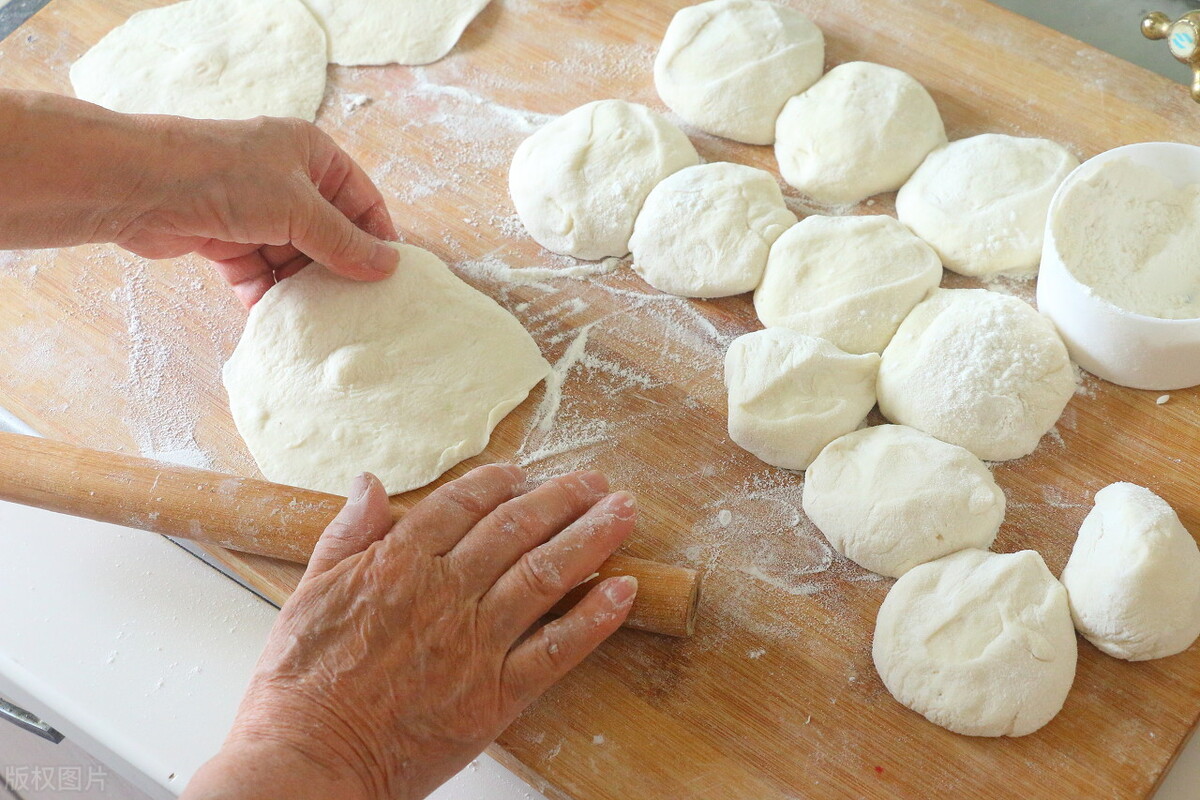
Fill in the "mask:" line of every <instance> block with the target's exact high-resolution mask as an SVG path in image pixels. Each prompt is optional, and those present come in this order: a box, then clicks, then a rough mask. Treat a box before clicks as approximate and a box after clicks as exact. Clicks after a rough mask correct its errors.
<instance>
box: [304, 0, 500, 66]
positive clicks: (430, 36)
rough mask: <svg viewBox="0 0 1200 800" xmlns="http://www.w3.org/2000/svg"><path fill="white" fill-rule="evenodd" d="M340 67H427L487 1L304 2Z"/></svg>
mask: <svg viewBox="0 0 1200 800" xmlns="http://www.w3.org/2000/svg"><path fill="white" fill-rule="evenodd" d="M304 2H305V3H306V4H307V5H308V7H309V8H310V9H312V12H313V14H315V15H316V17H317V19H319V20H320V21H321V24H322V25H324V26H325V30H326V32H327V33H328V34H329V60H330V61H332V62H333V63H334V64H341V65H343V66H346V67H356V66H370V65H378V64H410V65H415V64H429V63H431V62H433V61H437V60H438V59H439V58H441V57H442V56H444V55H446V54H447V53H449V52H450V51H451V50H452V49H453V48H454V45H455V44H456V43H457V42H458V38H459V37H460V36H462V32H463V31H464V30H465V29H466V27H467V25H469V24H470V22H471V20H473V19H475V17H476V16H478V14H479V12H480V11H483V9H484V7H485V6H486V5H487V4H488V0H304Z"/></svg>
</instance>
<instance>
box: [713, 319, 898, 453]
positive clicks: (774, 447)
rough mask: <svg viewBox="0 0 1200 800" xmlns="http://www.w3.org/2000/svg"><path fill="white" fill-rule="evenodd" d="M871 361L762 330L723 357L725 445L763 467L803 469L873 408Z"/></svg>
mask: <svg viewBox="0 0 1200 800" xmlns="http://www.w3.org/2000/svg"><path fill="white" fill-rule="evenodd" d="M878 369H879V356H877V355H876V354H875V353H869V354H867V355H852V354H850V353H846V352H843V351H841V350H839V349H837V348H836V347H834V346H833V345H832V344H830V343H829V342H827V341H825V340H824V339H816V338H813V337H812V336H805V335H804V334H802V333H796V332H795V331H789V330H787V329H786V328H767V329H766V330H762V331H755V332H753V333H747V334H745V335H743V336H739V337H738V338H736V339H734V340H733V343H732V344H731V345H730V346H729V351H728V352H727V353H726V354H725V385H726V387H727V388H728V390H729V438H730V439H732V440H733V441H734V443H735V444H737V445H738V446H739V447H741V448H743V449H745V450H748V451H750V452H751V453H753V454H754V455H756V456H758V457H759V458H761V459H762V460H763V461H765V462H767V463H768V464H771V465H772V466H776V467H784V468H785V469H805V468H806V467H808V465H809V464H810V463H812V460H813V459H814V458H816V456H817V453H819V452H820V451H821V448H822V447H824V446H825V445H827V444H829V443H830V442H832V441H833V440H834V439H836V438H837V437H839V436H841V435H843V434H846V433H849V432H850V431H852V430H854V429H855V428H857V427H858V426H859V425H861V424H862V422H863V420H864V419H866V416H867V414H868V413H870V411H871V409H872V407H874V405H875V374H876V372H877V371H878Z"/></svg>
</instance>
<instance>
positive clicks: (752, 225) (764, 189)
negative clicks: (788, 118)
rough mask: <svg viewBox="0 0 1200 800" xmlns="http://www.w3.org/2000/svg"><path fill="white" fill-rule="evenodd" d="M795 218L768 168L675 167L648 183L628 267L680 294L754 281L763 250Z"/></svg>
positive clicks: (716, 291) (720, 293)
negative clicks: (650, 185) (652, 184)
mask: <svg viewBox="0 0 1200 800" xmlns="http://www.w3.org/2000/svg"><path fill="white" fill-rule="evenodd" d="M795 223H796V216H795V215H794V214H793V213H792V212H791V211H789V210H788V208H787V205H786V204H784V202H783V192H781V191H780V190H779V184H778V183H776V182H775V178H774V177H773V176H772V175H771V173H769V172H764V171H763V170H761V169H754V168H753V167H747V166H745V165H743V164H730V163H728V162H724V161H719V162H716V163H712V164H700V165H698V166H695V167H687V168H685V169H681V170H679V172H676V173H675V174H674V175H671V176H669V177H667V178H666V179H665V180H663V181H662V183H660V184H658V185H657V186H655V187H654V188H653V189H652V190H650V194H649V196H647V197H646V202H645V204H644V205H643V206H642V210H641V213H639V214H638V217H637V221H636V222H635V223H634V225H633V237H632V238H631V239H630V240H629V249H630V250H631V251H632V252H633V269H634V270H635V271H636V272H637V273H638V274H639V275H641V276H642V277H643V278H645V280H646V282H647V283H649V284H650V285H651V286H653V287H654V288H655V289H658V290H659V291H663V292H669V293H671V294H675V295H679V296H681V297H726V296H728V295H734V294H741V293H742V292H748V291H750V290H752V289H754V287H756V286H758V282H759V280H760V279H761V278H762V274H763V268H764V267H766V265H767V252H768V251H769V250H770V248H771V244H772V243H773V242H774V241H775V240H776V239H778V238H779V235H780V234H781V233H783V232H784V231H785V230H787V229H788V228H789V227H790V226H792V225H794V224H795Z"/></svg>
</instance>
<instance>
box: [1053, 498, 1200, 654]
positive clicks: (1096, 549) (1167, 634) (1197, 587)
mask: <svg viewBox="0 0 1200 800" xmlns="http://www.w3.org/2000/svg"><path fill="white" fill-rule="evenodd" d="M1062 582H1063V586H1065V587H1067V596H1068V597H1069V598H1070V602H1071V615H1072V616H1073V617H1074V618H1075V627H1076V628H1078V629H1079V632H1080V633H1082V634H1083V635H1084V636H1085V637H1086V638H1087V640H1088V641H1089V642H1091V643H1092V644H1094V645H1096V647H1098V648H1100V649H1101V650H1103V651H1104V652H1105V653H1108V654H1109V655H1110V656H1116V657H1117V658H1124V659H1128V660H1129V661H1145V660H1146V659H1150V658H1162V657H1163V656H1170V655H1174V654H1176V653H1180V652H1183V651H1184V650H1186V649H1187V648H1188V647H1189V646H1190V645H1191V644H1192V642H1194V641H1196V637H1197V636H1200V550H1198V549H1197V548H1196V541H1195V540H1194V539H1193V538H1192V536H1191V534H1189V533H1188V532H1187V529H1186V528H1184V527H1183V523H1181V522H1180V521H1179V517H1178V516H1176V514H1175V512H1174V511H1173V510H1172V509H1171V507H1170V506H1169V505H1167V503H1166V501H1164V500H1163V499H1162V498H1161V497H1159V496H1158V495H1156V494H1154V492H1151V491H1150V490H1149V489H1144V488H1142V487H1141V486H1135V485H1134V484H1132V483H1114V484H1112V485H1111V486H1106V487H1104V488H1103V489H1101V490H1100V491H1099V492H1097V493H1096V506H1095V508H1093V509H1092V510H1091V512H1090V513H1089V514H1088V515H1087V518H1086V519H1084V521H1083V525H1082V527H1080V529H1079V538H1078V539H1076V540H1075V548H1074V549H1073V550H1072V551H1071V558H1070V560H1068V561H1067V566H1066V567H1065V568H1064V569H1063V573H1062Z"/></svg>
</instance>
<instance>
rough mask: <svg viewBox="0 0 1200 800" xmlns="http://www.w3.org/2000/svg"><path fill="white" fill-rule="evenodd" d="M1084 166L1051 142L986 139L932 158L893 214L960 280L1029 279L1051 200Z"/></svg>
mask: <svg viewBox="0 0 1200 800" xmlns="http://www.w3.org/2000/svg"><path fill="white" fill-rule="evenodd" d="M1078 166H1079V160H1078V159H1077V158H1075V156H1073V155H1071V154H1070V153H1068V152H1067V150H1066V149H1065V148H1064V147H1062V145H1059V144H1055V143H1054V142H1051V141H1049V140H1047V139H1026V138H1023V137H1020V136H1005V135H1003V134H999V133H985V134H983V135H982V136H972V137H971V138H969V139H959V140H958V141H956V142H951V143H950V144H948V145H946V146H945V147H942V148H940V149H938V150H934V151H933V152H932V153H930V154H929V156H928V158H926V159H925V161H924V163H923V164H921V166H920V167H918V168H917V171H916V172H914V173H913V176H912V178H910V179H909V180H908V183H906V184H904V186H903V187H901V189H900V193H899V194H898V195H896V214H897V215H898V216H899V217H900V221H901V222H903V223H904V224H906V225H908V227H910V228H912V230H913V233H915V234H917V235H918V236H920V237H921V238H922V239H924V240H925V241H927V242H929V243H930V244H931V245H933V249H934V250H936V251H937V253H938V255H939V256H941V259H942V263H943V264H945V265H946V267H947V268H948V269H952V270H954V271H955V272H958V273H960V274H962V275H973V276H985V275H996V274H1000V273H1009V274H1018V275H1019V274H1032V273H1034V272H1036V271H1037V267H1038V262H1039V261H1041V258H1042V237H1043V234H1044V233H1045V231H1046V213H1047V212H1048V211H1049V209H1050V199H1051V198H1052V197H1054V192H1055V191H1057V190H1058V185H1059V184H1060V183H1062V182H1063V180H1064V179H1065V178H1066V177H1067V175H1069V174H1071V170H1073V169H1075V168H1076V167H1078Z"/></svg>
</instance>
